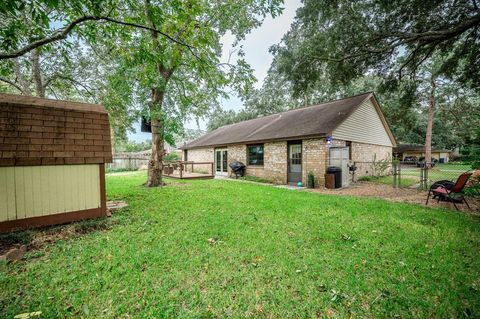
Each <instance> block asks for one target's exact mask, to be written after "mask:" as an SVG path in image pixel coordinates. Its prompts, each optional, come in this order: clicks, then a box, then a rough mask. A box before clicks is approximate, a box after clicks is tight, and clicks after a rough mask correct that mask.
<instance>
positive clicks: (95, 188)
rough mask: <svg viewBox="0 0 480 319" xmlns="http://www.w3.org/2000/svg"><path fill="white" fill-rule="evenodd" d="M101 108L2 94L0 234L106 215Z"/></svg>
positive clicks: (108, 152) (106, 127)
mask: <svg viewBox="0 0 480 319" xmlns="http://www.w3.org/2000/svg"><path fill="white" fill-rule="evenodd" d="M111 161H112V147H111V142H110V124H109V120H108V114H107V112H106V111H105V109H104V108H103V107H102V106H101V105H97V104H86V103H77V102H69V101H60V100H50V99H42V98H37V97H31V96H18V95H10V94H0V232H1V231H9V230H12V229H16V228H28V227H35V226H46V225H53V224H61V223H66V222H70V221H74V220H80V219H87V218H95V217H100V216H105V214H106V196H105V163H109V162H111Z"/></svg>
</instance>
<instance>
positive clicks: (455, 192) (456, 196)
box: [425, 173, 472, 210]
mask: <svg viewBox="0 0 480 319" xmlns="http://www.w3.org/2000/svg"><path fill="white" fill-rule="evenodd" d="M470 176H472V173H463V174H461V175H460V176H459V177H458V179H457V181H456V182H455V184H454V183H453V182H451V181H447V180H443V181H438V182H435V183H433V185H432V186H431V187H430V190H429V191H428V196H427V201H426V202H425V205H428V200H429V199H430V195H433V198H437V202H439V201H440V200H441V199H443V200H446V201H449V202H452V203H453V206H455V209H456V210H458V207H457V203H462V202H464V203H465V204H466V205H467V207H468V209H470V205H468V203H467V200H466V199H465V196H463V194H462V191H463V188H464V187H465V185H466V184H467V181H468V179H469V178H470Z"/></svg>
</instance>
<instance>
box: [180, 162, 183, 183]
mask: <svg viewBox="0 0 480 319" xmlns="http://www.w3.org/2000/svg"><path fill="white" fill-rule="evenodd" d="M182 176H183V164H182V163H180V179H182Z"/></svg>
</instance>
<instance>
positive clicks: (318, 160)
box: [302, 139, 329, 187]
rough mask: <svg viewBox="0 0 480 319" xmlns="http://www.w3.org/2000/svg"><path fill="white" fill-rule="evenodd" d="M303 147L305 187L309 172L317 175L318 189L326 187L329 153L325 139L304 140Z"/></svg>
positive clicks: (303, 179)
mask: <svg viewBox="0 0 480 319" xmlns="http://www.w3.org/2000/svg"><path fill="white" fill-rule="evenodd" d="M302 147H303V149H302V152H303V154H302V156H303V159H302V162H303V163H302V164H303V165H302V181H303V183H304V185H305V186H307V183H308V173H309V172H312V173H313V175H315V179H316V187H321V186H323V185H325V171H326V163H327V154H328V151H329V149H328V147H327V146H326V143H325V139H308V140H303V143H302Z"/></svg>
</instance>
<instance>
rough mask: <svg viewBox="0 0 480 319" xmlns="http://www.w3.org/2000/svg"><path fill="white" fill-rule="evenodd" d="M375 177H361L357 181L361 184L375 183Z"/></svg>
mask: <svg viewBox="0 0 480 319" xmlns="http://www.w3.org/2000/svg"><path fill="white" fill-rule="evenodd" d="M373 179H374V178H373V176H369V175H365V176H360V177H359V178H358V179H357V180H358V181H360V182H371V181H373Z"/></svg>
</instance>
